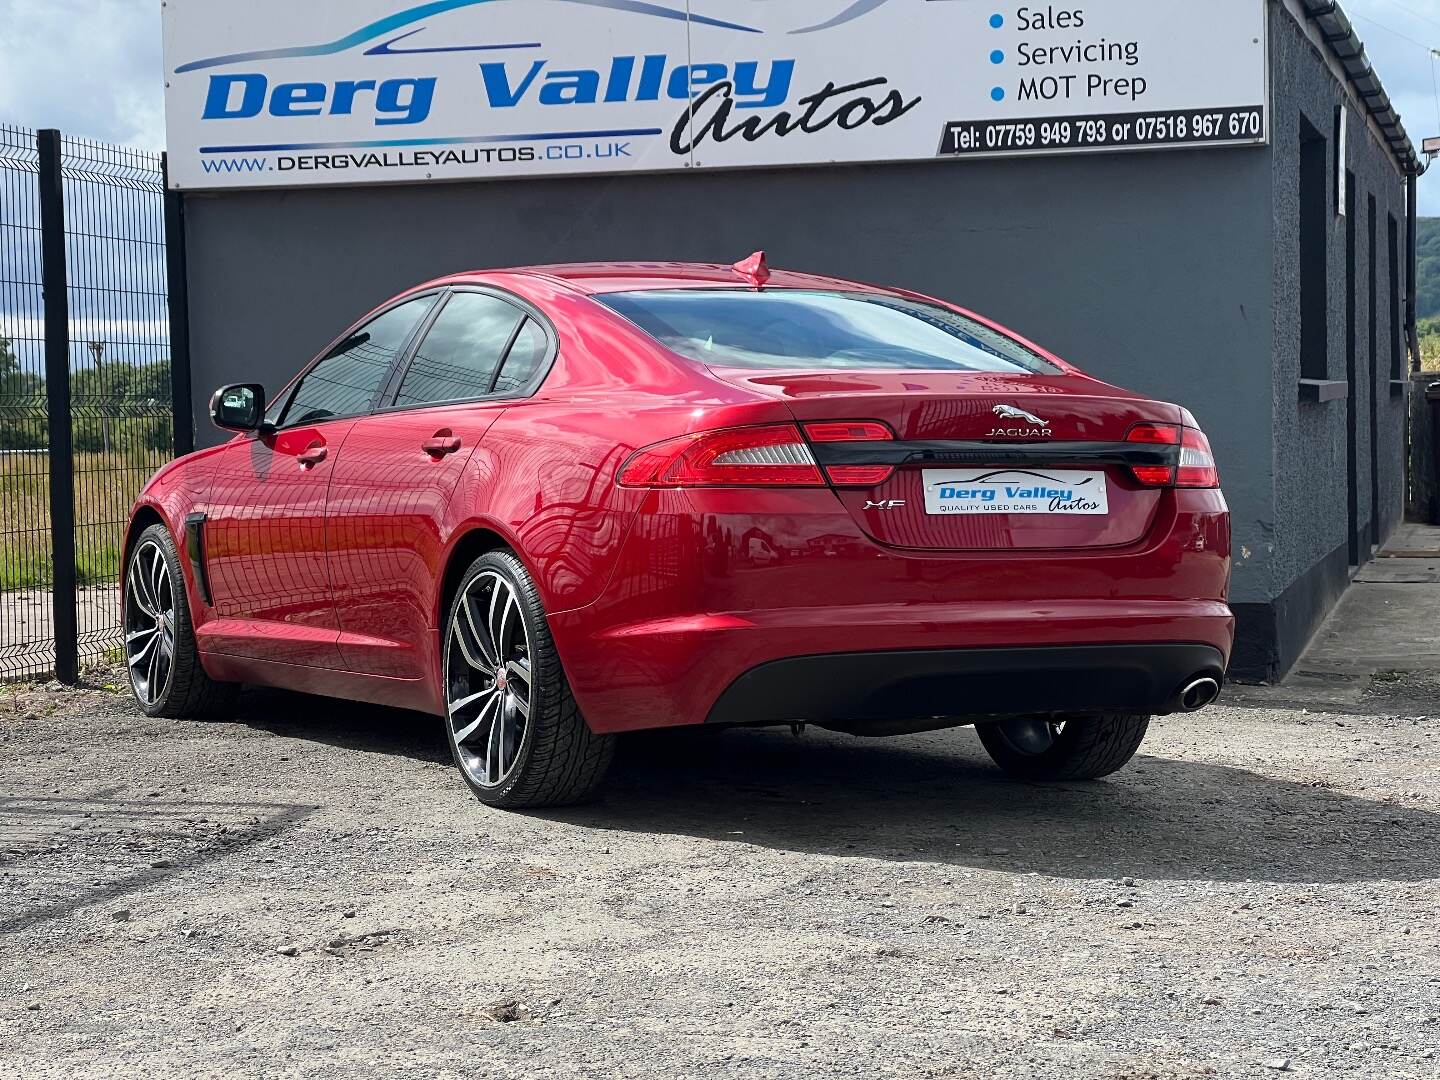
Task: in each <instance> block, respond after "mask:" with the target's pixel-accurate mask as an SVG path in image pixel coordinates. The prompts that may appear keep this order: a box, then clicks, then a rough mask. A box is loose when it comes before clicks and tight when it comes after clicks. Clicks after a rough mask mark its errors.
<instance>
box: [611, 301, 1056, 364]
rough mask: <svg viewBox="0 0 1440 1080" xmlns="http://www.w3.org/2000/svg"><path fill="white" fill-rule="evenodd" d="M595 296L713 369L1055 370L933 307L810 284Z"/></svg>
mask: <svg viewBox="0 0 1440 1080" xmlns="http://www.w3.org/2000/svg"><path fill="white" fill-rule="evenodd" d="M595 299H597V300H599V301H600V302H601V303H603V304H605V305H606V306H607V307H609V308H610V309H611V310H613V311H616V312H618V313H619V314H621V315H623V316H625V317H626V318H627V319H629V320H630V321H631V322H633V323H635V324H636V325H637V326H639V327H640V328H641V329H642V330H644V331H645V332H646V333H648V334H649V335H650V336H651V337H653V338H655V339H656V340H658V341H660V342H661V343H662V344H664V345H665V346H666V347H667V348H670V349H672V350H673V351H675V352H677V353H679V354H680V355H681V356H685V357H689V358H690V359H692V360H698V361H699V362H700V363H703V364H709V365H713V366H715V367H741V368H839V369H863V368H872V369H873V368H886V369H895V370H925V371H937V370H938V371H946V370H953V371H1008V372H1029V373H1031V374H1038V375H1059V374H1061V371H1060V369H1059V368H1057V367H1056V366H1055V365H1054V364H1052V363H1050V362H1049V361H1048V360H1046V359H1045V358H1044V357H1043V356H1041V355H1039V354H1038V353H1036V352H1035V351H1034V350H1032V349H1028V348H1026V347H1025V346H1024V345H1021V344H1020V343H1019V342H1018V341H1016V340H1015V339H1013V338H1010V337H1006V336H1005V335H1004V334H1001V333H999V332H997V331H995V330H992V329H990V328H989V327H988V326H985V325H984V324H983V323H979V322H976V321H975V320H974V319H967V318H966V317H965V316H963V315H960V314H957V313H956V312H953V311H950V310H948V309H947V308H943V307H939V306H937V305H935V304H926V303H923V302H920V301H916V300H906V299H903V298H901V297H895V296H882V295H878V294H875V293H854V292H827V291H822V290H810V289H770V290H765V291H754V290H740V289H735V290H730V289H656V290H650V291H644V292H619V293H608V294H605V295H601V296H597V297H596V298H595Z"/></svg>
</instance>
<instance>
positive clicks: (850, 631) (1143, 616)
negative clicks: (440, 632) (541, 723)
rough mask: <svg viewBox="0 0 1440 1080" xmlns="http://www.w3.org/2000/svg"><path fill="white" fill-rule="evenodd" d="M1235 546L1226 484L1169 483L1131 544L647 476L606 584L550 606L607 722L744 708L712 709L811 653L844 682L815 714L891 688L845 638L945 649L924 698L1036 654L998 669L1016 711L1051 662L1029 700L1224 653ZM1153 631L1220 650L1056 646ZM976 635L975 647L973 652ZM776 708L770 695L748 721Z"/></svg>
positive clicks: (666, 722)
mask: <svg viewBox="0 0 1440 1080" xmlns="http://www.w3.org/2000/svg"><path fill="white" fill-rule="evenodd" d="M762 510H763V513H762V512H760V511H762ZM1229 556H1230V549H1229V521H1228V515H1227V513H1226V509H1225V503H1224V499H1223V498H1222V497H1221V495H1220V493H1219V492H1218V491H1213V490H1204V489H1193V490H1178V491H1167V492H1165V494H1164V498H1163V499H1162V500H1161V502H1160V504H1159V506H1158V508H1157V512H1156V519H1155V524H1154V527H1153V529H1152V530H1151V532H1150V533H1149V534H1147V536H1146V537H1145V538H1144V539H1143V540H1142V541H1140V542H1138V543H1136V544H1133V545H1129V546H1126V547H1120V548H1106V549H1097V550H1085V551H1068V550H1067V551H1036V552H1017V551H978V552H928V551H927V552H922V551H907V550H902V549H896V548H887V547H884V546H882V545H879V544H877V543H875V542H874V541H873V540H871V539H870V538H869V537H868V536H866V535H865V534H864V533H863V532H862V531H861V530H860V529H859V528H858V526H857V525H856V524H855V521H854V519H853V518H852V517H851V515H850V514H849V512H848V511H846V510H845V509H844V508H843V507H842V506H841V504H840V503H839V501H838V500H837V499H836V498H835V495H834V494H833V493H832V492H830V491H828V490H819V489H815V490H799V489H797V490H793V491H791V490H777V491H773V492H771V491H752V490H730V489H721V488H717V489H696V490H659V491H652V492H650V493H649V494H648V496H647V502H646V505H645V507H644V509H643V510H642V512H641V513H640V514H639V515H638V517H637V518H636V521H635V524H634V527H633V528H632V530H631V532H630V534H629V536H628V538H627V539H626V541H625V543H624V549H623V551H622V553H621V556H620V558H619V559H618V560H617V569H616V572H615V575H614V577H613V578H612V579H611V581H610V582H609V584H608V585H607V587H606V588H605V589H604V590H602V592H601V595H600V596H599V598H598V599H597V600H596V601H595V602H594V603H592V604H589V605H587V606H585V607H581V608H574V609H570V610H565V611H552V613H551V614H550V617H549V622H550V628H551V630H552V632H553V634H554V637H555V644H556V648H557V649H558V650H559V653H560V657H561V660H562V661H563V662H564V665H565V672H566V675H567V676H568V678H569V681H570V687H571V689H572V690H573V692H574V694H575V700H576V702H577V704H578V705H579V706H580V711H581V712H582V713H583V715H584V716H585V718H586V720H587V722H588V723H589V724H590V726H591V728H592V729H593V730H595V731H596V732H600V733H608V732H618V731H634V730H640V729H644V728H658V727H670V726H677V725H686V724H703V723H705V722H706V721H709V720H712V719H714V720H720V719H722V716H723V717H725V718H730V717H734V716H736V715H737V713H738V712H740V711H743V710H740V709H738V708H737V706H735V705H734V704H733V703H732V704H727V705H726V706H725V707H724V711H723V714H722V713H717V710H718V709H720V705H719V703H720V702H721V699H722V697H724V696H727V695H729V694H730V693H731V692H732V687H734V686H736V685H739V684H741V682H742V680H745V679H746V677H747V676H748V675H749V674H750V673H752V672H756V671H759V670H761V669H763V668H765V667H766V666H767V665H770V664H780V663H783V664H784V665H786V667H787V668H789V671H790V676H788V677H774V681H775V682H776V683H777V684H783V683H785V682H787V681H788V679H789V678H795V679H801V677H804V681H809V682H812V683H813V682H814V681H815V679H814V678H811V677H810V672H809V671H807V670H804V669H806V668H813V669H814V670H816V671H821V674H820V676H819V681H821V682H824V681H827V680H835V681H837V682H842V681H843V683H844V686H845V689H844V690H843V691H839V690H837V691H836V693H835V694H834V695H828V694H827V695H824V696H822V698H821V699H820V700H818V701H816V700H810V701H808V702H806V703H804V706H805V710H806V711H808V712H810V713H811V715H810V716H806V717H802V718H803V719H807V720H811V719H814V718H815V715H816V713H815V710H816V708H817V707H819V708H824V707H826V705H827V702H829V703H830V705H829V707H831V708H833V709H835V710H838V711H841V712H851V713H853V708H850V707H846V706H843V703H841V702H840V701H839V699H840V698H843V697H845V696H846V695H851V696H852V697H854V698H856V699H876V695H877V692H878V694H879V697H880V698H883V697H884V692H883V691H884V688H885V687H886V686H887V685H889V684H888V683H887V682H886V676H885V675H884V673H883V671H880V670H879V669H880V668H883V667H884V664H883V663H881V664H877V665H876V666H875V669H873V670H869V673H868V674H867V675H866V676H865V678H863V679H859V680H858V681H856V680H848V681H846V680H847V673H846V665H847V663H850V662H852V661H849V660H846V659H844V658H847V657H849V658H853V657H855V656H856V655H857V654H860V655H863V656H876V655H879V656H884V657H893V656H894V654H901V653H906V654H916V655H921V654H926V655H938V656H941V657H948V659H946V660H941V661H938V662H937V663H938V664H939V666H938V667H935V668H934V669H933V670H930V669H927V670H923V671H921V672H920V673H919V674H917V675H916V677H915V678H913V679H907V680H906V681H907V682H909V683H911V684H912V685H911V686H910V688H909V689H908V690H906V691H905V693H906V694H914V695H915V697H916V698H917V700H919V701H921V702H928V703H929V704H926V705H914V704H910V705H906V706H905V708H904V709H902V710H901V711H908V710H914V709H916V708H918V709H920V715H930V716H934V715H945V714H948V715H976V714H977V713H976V712H975V710H976V708H977V707H976V706H974V705H973V704H972V705H967V706H964V708H963V710H962V709H960V708H957V706H956V705H955V704H954V702H953V701H952V700H951V698H950V697H948V696H947V695H949V694H951V693H954V694H955V695H957V696H958V697H959V698H960V699H961V700H963V699H964V698H965V696H966V695H967V693H971V692H972V691H971V690H967V687H966V685H965V684H964V680H960V681H959V682H957V681H956V680H955V679H950V678H949V676H948V675H947V672H949V673H950V674H953V675H957V676H958V675H963V674H965V673H967V672H968V673H969V674H970V675H971V676H974V675H976V673H977V672H978V671H980V670H982V669H983V667H984V664H985V662H986V661H985V660H984V658H983V657H984V654H987V653H990V654H991V655H992V656H993V655H994V654H993V651H994V650H999V651H1001V652H1007V653H1011V652H1013V653H1016V654H1023V658H1022V660H1021V661H1016V662H1015V664H1016V666H1007V667H1003V668H1002V669H1001V670H1002V673H1003V674H1004V675H1006V676H1007V678H1005V679H1000V678H999V677H998V676H997V677H996V679H997V680H998V682H997V685H998V683H1003V684H1004V686H1005V687H1006V688H1008V689H1007V695H1008V696H1005V703H1004V704H1002V705H999V706H998V711H1000V712H1012V713H1013V712H1019V711H1022V706H1020V705H1018V704H1016V703H1015V702H1016V701H1017V698H1016V697H1015V695H1016V694H1017V693H1019V692H1021V691H1026V692H1028V690H1029V688H1028V687H1027V685H1026V684H1027V683H1029V682H1031V681H1034V682H1036V683H1039V682H1040V681H1041V680H1039V679H1036V680H1030V679H1029V675H1028V673H1029V672H1031V671H1033V670H1036V669H1037V667H1038V669H1039V670H1054V671H1055V672H1056V673H1057V674H1056V675H1055V676H1054V677H1051V678H1047V679H1046V680H1044V681H1045V682H1046V683H1047V684H1048V686H1049V687H1050V695H1049V696H1048V697H1041V698H1038V699H1035V701H1034V708H1033V709H1032V711H1042V712H1043V711H1075V710H1080V709H1086V708H1116V709H1121V708H1124V709H1135V710H1145V709H1147V708H1149V709H1151V711H1155V709H1154V707H1155V705H1156V703H1157V701H1159V700H1163V698H1162V695H1168V694H1170V693H1172V692H1173V691H1174V690H1176V689H1177V687H1178V683H1179V680H1180V679H1182V678H1184V677H1186V676H1188V675H1190V674H1192V673H1193V671H1196V670H1199V669H1201V668H1202V667H1205V666H1207V665H1213V666H1218V667H1219V669H1220V670H1221V671H1223V670H1224V668H1225V666H1226V665H1227V664H1228V663H1229V658H1230V650H1231V647H1232V645H1233V643H1234V635H1235V620H1234V616H1233V615H1232V614H1231V611H1230V608H1229V607H1228V606H1227V605H1226V603H1225V600H1224V597H1225V593H1226V586H1227V583H1228V580H1229V575H1230V557H1229ZM1146 646H1166V647H1168V646H1178V647H1180V650H1179V651H1180V654H1181V655H1186V654H1185V653H1184V649H1186V648H1189V647H1194V646H1198V647H1201V648H1203V649H1208V650H1209V653H1207V654H1206V656H1207V657H1208V659H1207V660H1203V661H1200V662H1198V663H1196V664H1195V667H1194V668H1192V669H1191V670H1189V671H1185V670H1180V669H1181V668H1183V667H1184V664H1183V663H1181V662H1178V661H1173V660H1171V659H1165V658H1167V657H1170V656H1171V655H1172V654H1171V653H1170V652H1169V651H1166V650H1164V649H1162V650H1161V652H1160V653H1156V654H1153V655H1150V656H1148V657H1147V654H1145V653H1144V652H1143V651H1142V652H1139V653H1135V652H1132V653H1130V654H1128V657H1129V658H1128V659H1127V658H1126V654H1125V653H1124V652H1123V651H1122V652H1115V653H1109V654H1107V655H1109V656H1111V657H1118V658H1119V659H1112V660H1111V661H1109V662H1108V663H1109V665H1110V666H1109V667H1108V668H1107V669H1106V670H1107V671H1109V672H1110V674H1108V675H1104V676H1102V677H1092V676H1091V675H1089V674H1087V672H1086V671H1085V667H1084V665H1083V664H1080V665H1078V666H1077V665H1075V664H1072V663H1068V662H1067V661H1064V660H1054V659H1053V657H1055V656H1058V655H1060V653H1064V654H1068V655H1070V656H1082V657H1083V656H1084V655H1085V654H1084V653H1083V651H1082V650H1084V649H1087V648H1112V647H1113V648H1116V649H1120V650H1126V649H1130V650H1133V649H1136V648H1141V649H1143V648H1144V647H1146ZM1052 650H1058V651H1056V652H1052ZM961 654H964V655H963V656H962V655H961ZM972 654H973V655H974V656H976V657H980V659H973V660H972V659H966V657H967V656H971V655H972ZM1217 656H1218V658H1219V659H1218V661H1217V660H1215V659H1214V658H1215V657H1217ZM837 657H839V658H841V659H838V660H836V659H835V658H837ZM811 658H821V659H819V660H815V661H814V662H813V663H812V661H811ZM824 658H829V659H824ZM1190 658H1191V659H1194V658H1195V657H1194V656H1191V657H1190ZM1150 663H1154V664H1157V665H1159V668H1160V670H1159V671H1158V672H1157V673H1155V674H1154V675H1153V676H1151V679H1152V680H1153V685H1152V683H1151V682H1149V681H1146V679H1145V678H1144V677H1142V675H1141V671H1142V670H1143V669H1144V668H1145V667H1146V665H1147V664H1150ZM977 664H978V665H980V666H979V667H978V668H977V667H976V666H975V665H977ZM790 665H799V666H796V667H790ZM869 665H870V662H869V661H865V662H864V664H863V665H862V666H865V667H866V668H867V669H869ZM946 665H949V666H948V667H947V666H946ZM1032 665H1034V666H1032ZM1047 665H1048V666H1047ZM1056 665H1059V666H1058V667H1057V666H1056ZM922 667H923V665H922ZM822 668H823V670H822ZM952 668H953V671H952V670H951V669H952ZM779 670H781V671H782V673H783V671H784V669H779ZM1176 671H1179V673H1178V674H1175V672H1176ZM1017 673H1026V674H1017ZM1172 675H1173V679H1172ZM932 676H934V677H932ZM756 678H757V679H759V678H761V676H756ZM765 678H767V679H769V678H772V677H771V676H766V677H765ZM1067 680H1068V682H1070V683H1073V684H1075V685H1077V686H1080V687H1084V686H1087V685H1088V686H1091V687H1092V688H1094V687H1097V686H1098V687H1102V688H1103V686H1104V685H1106V684H1107V682H1108V683H1113V684H1114V686H1116V687H1125V688H1126V690H1125V692H1124V693H1123V694H1119V693H1117V694H1111V695H1104V694H1099V693H1098V691H1096V692H1094V693H1087V694H1086V695H1079V696H1068V697H1067V696H1065V695H1063V694H1061V693H1060V690H1061V689H1062V688H1063V686H1064V685H1065V683H1066V682H1067ZM970 681H971V682H972V683H974V682H976V680H975V679H974V678H972V679H971V680H970ZM978 681H979V682H981V683H983V682H986V681H987V680H986V679H980V680H978ZM862 683H863V684H866V685H861V684H862ZM737 692H738V691H737ZM975 692H978V691H975ZM996 696H997V697H998V696H1004V695H1000V694H999V692H998V690H997V691H996ZM936 699H939V704H940V705H941V706H942V707H940V708H938V709H934V708H933V706H934V704H935V702H936ZM734 700H736V701H744V700H745V699H744V698H736V699H734ZM801 704H802V703H801V702H799V701H795V702H792V703H791V704H790V705H788V706H787V707H786V708H785V709H783V710H781V711H785V712H790V713H791V714H792V715H791V716H788V717H785V718H784V719H793V718H794V716H793V713H794V712H795V711H796V710H798V709H799V708H800V707H801ZM995 708H996V706H995V705H991V706H987V709H991V710H993V709H995ZM910 718H914V716H912V717H910ZM774 719H775V715H774V711H773V709H772V710H770V711H769V712H765V711H762V712H761V713H760V714H759V715H755V714H753V713H752V715H751V716H750V717H749V718H748V719H747V720H745V721H742V722H755V721H757V720H759V721H762V722H763V721H766V720H774ZM907 719H908V718H907ZM726 722H729V721H728V719H727V721H726Z"/></svg>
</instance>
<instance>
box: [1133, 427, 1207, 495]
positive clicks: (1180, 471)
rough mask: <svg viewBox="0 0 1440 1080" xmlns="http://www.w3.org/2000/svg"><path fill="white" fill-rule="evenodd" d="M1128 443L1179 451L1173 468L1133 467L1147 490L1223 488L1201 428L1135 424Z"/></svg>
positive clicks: (1137, 477)
mask: <svg viewBox="0 0 1440 1080" xmlns="http://www.w3.org/2000/svg"><path fill="white" fill-rule="evenodd" d="M1125 441H1126V442H1132V443H1144V444H1146V445H1149V446H1174V447H1176V448H1177V449H1178V451H1179V453H1178V455H1177V462H1176V464H1174V465H1132V466H1130V471H1131V472H1132V473H1134V474H1135V479H1136V480H1138V481H1139V482H1140V483H1142V484H1144V485H1145V486H1146V487H1182V488H1213V487H1219V486H1220V471H1219V470H1218V469H1217V468H1216V467H1215V455H1214V453H1213V452H1212V451H1211V449H1210V440H1209V439H1207V438H1206V437H1205V433H1204V432H1203V431H1201V430H1200V429H1199V428H1193V427H1182V426H1180V425H1179V424H1136V425H1135V426H1134V427H1132V428H1131V429H1130V433H1129V434H1128V435H1126V436H1125Z"/></svg>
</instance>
